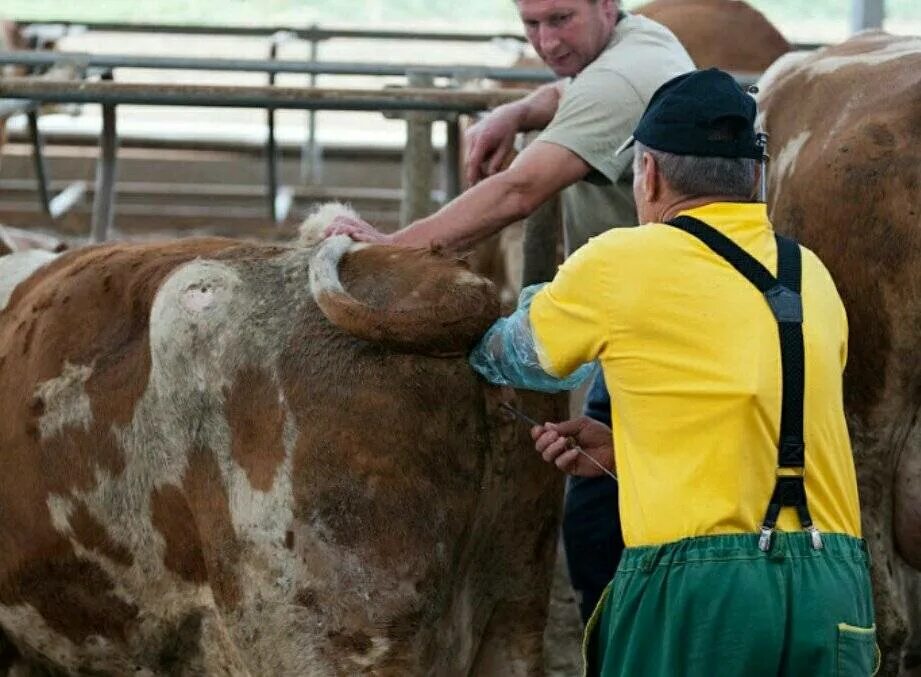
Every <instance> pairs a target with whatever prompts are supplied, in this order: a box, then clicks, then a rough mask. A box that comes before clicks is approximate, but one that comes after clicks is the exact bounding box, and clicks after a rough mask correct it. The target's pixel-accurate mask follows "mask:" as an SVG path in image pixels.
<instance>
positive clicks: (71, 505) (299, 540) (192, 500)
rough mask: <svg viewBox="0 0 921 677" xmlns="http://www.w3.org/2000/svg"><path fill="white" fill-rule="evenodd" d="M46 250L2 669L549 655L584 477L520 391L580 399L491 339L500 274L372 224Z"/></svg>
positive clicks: (21, 380) (35, 307) (10, 429)
mask: <svg viewBox="0 0 921 677" xmlns="http://www.w3.org/2000/svg"><path fill="white" fill-rule="evenodd" d="M25 256H35V253H34V252H26V253H24V254H12V255H10V256H8V257H6V258H0V266H3V265H4V264H6V266H7V268H6V270H4V269H3V268H0V277H2V276H4V274H6V275H8V276H10V279H12V280H13V282H11V283H9V284H8V285H7V286H8V287H12V293H11V294H8V298H0V307H2V310H0V401H2V403H3V416H2V417H0V673H3V672H4V667H9V666H10V665H17V666H23V665H28V666H31V667H35V668H52V669H60V670H64V671H65V672H67V673H72V674H75V673H78V672H79V673H80V674H90V673H91V674H113V675H123V674H141V675H145V674H146V675H152V674H209V675H211V674H214V675H216V674H224V675H318V676H323V675H356V674H369V675H410V674H412V675H470V674H482V675H531V674H539V673H540V668H539V665H540V662H541V646H542V630H543V626H544V622H545V617H546V606H547V594H548V589H549V578H550V573H551V568H552V567H551V565H552V561H553V557H554V554H555V543H556V533H557V515H558V506H559V503H560V497H561V488H562V485H561V482H560V479H559V476H558V474H557V473H555V472H554V471H553V469H550V468H547V467H545V464H543V463H541V462H540V461H539V459H536V458H535V457H534V456H533V453H529V450H530V448H531V445H530V440H529V437H528V434H527V430H526V429H525V428H524V427H523V426H521V425H520V424H518V423H516V422H514V421H509V420H507V419H506V418H504V417H503V416H501V415H500V410H499V409H498V405H499V404H500V402H502V401H508V400H509V399H516V398H517V397H520V399H519V400H518V402H519V403H518V406H521V407H522V408H524V409H525V410H529V411H531V412H532V413H533V415H535V416H537V417H538V418H544V417H547V418H548V419H549V418H550V417H552V416H559V415H560V412H559V411H557V410H556V408H555V405H553V404H552V402H551V400H549V399H548V398H546V397H543V396H535V395H524V394H522V395H520V396H516V395H514V394H513V393H511V392H508V391H502V390H499V389H496V388H492V387H489V386H487V385H485V384H484V383H483V382H482V381H481V380H479V379H478V378H477V377H476V376H475V375H474V374H473V372H472V371H471V370H470V369H469V367H468V366H467V364H466V360H465V357H464V353H465V352H466V349H467V348H468V346H469V345H470V344H471V342H472V341H474V340H475V339H476V338H477V336H478V335H479V334H480V333H481V332H482V331H483V329H484V328H485V327H486V326H487V325H488V324H489V323H490V322H492V321H493V320H494V319H495V317H496V316H497V312H498V302H497V299H496V294H495V291H494V289H493V288H492V286H491V285H490V284H489V283H488V282H487V281H485V280H484V279H482V278H480V277H478V276H476V275H474V274H472V273H471V272H469V270H467V269H466V268H465V267H464V266H463V265H461V264H459V263H458V262H456V261H454V260H451V259H448V258H444V257H442V256H440V255H438V254H435V253H432V252H428V251H419V250H405V249H396V248H388V247H381V246H366V245H357V244H353V243H351V242H350V241H348V240H346V239H345V238H333V239H331V240H328V241H326V242H324V243H322V244H319V245H316V246H306V245H300V246H296V245H291V246H280V245H269V244H255V243H245V242H241V241H236V240H230V239H219V238H208V239H203V238H197V239H185V240H180V241H174V242H160V243H146V244H125V243H117V244H108V245H102V246H96V247H89V248H85V249H79V250H75V251H71V252H67V253H64V254H60V255H57V256H56V257H54V256H53V255H50V254H45V255H44V256H45V258H44V259H43V260H31V261H26V260H25V259H24V257H25ZM17 257H18V258H17ZM49 257H52V258H50V260H48V259H49ZM13 259H15V260H14V261H13V262H12V263H11V260H13ZM17 262H18V264H17ZM17 282H18V283H17ZM330 319H332V320H333V321H332V322H331V321H330ZM337 325H338V326H337ZM342 327H345V328H346V329H347V330H348V331H345V330H343V328H342Z"/></svg>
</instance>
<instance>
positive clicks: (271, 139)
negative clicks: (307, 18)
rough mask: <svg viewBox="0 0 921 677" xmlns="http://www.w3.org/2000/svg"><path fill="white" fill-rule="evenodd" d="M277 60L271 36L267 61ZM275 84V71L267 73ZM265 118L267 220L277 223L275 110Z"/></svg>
mask: <svg viewBox="0 0 921 677" xmlns="http://www.w3.org/2000/svg"><path fill="white" fill-rule="evenodd" d="M277 58H278V36H277V35H273V36H272V44H271V46H270V47H269V60H270V61H275V59H277ZM274 84H275V71H270V72H269V87H271V86H273V85H274ZM266 118H267V122H268V127H269V129H268V134H267V137H266V142H265V162H266V184H267V185H266V193H267V196H266V197H267V198H268V201H269V218H270V219H272V221H273V222H277V221H278V214H277V213H276V211H275V198H276V197H277V196H278V146H277V144H276V143H275V109H274V108H267V109H266Z"/></svg>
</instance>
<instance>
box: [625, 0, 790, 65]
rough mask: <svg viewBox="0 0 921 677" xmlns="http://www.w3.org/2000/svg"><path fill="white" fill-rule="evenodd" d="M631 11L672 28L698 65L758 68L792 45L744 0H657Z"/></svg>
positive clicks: (768, 63) (786, 50)
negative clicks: (743, 0)
mask: <svg viewBox="0 0 921 677" xmlns="http://www.w3.org/2000/svg"><path fill="white" fill-rule="evenodd" d="M633 11H635V12H636V13H637V14H642V15H644V16H646V17H648V18H650V19H653V20H654V21H658V22H659V23H661V24H663V25H664V26H666V27H667V28H668V29H669V30H671V32H672V33H674V34H675V36H676V37H677V38H678V40H679V41H680V42H681V44H682V45H684V48H685V49H686V50H687V51H688V54H690V55H691V59H693V61H694V63H695V64H696V65H697V67H698V68H710V67H715V68H722V69H724V70H729V71H735V72H743V73H760V72H761V71H763V70H764V69H765V68H767V67H768V66H770V65H771V64H772V63H773V62H774V61H775V60H776V59H777V58H779V57H780V56H781V55H782V54H784V53H786V52H788V51H789V50H790V43H788V42H787V41H786V39H784V37H783V35H781V34H780V32H779V31H778V30H777V29H776V28H775V27H774V26H773V24H771V22H770V21H768V20H767V19H766V18H765V16H764V15H763V14H761V12H759V11H758V10H756V9H754V8H753V7H751V5H749V4H748V3H746V2H742V1H741V0H654V1H653V2H650V3H647V4H645V5H642V6H641V7H637V8H636V9H635V10H633Z"/></svg>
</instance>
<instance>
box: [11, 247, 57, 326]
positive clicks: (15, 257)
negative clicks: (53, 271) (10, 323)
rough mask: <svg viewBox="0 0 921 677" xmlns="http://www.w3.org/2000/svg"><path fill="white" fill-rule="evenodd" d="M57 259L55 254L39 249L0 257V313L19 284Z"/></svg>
mask: <svg viewBox="0 0 921 677" xmlns="http://www.w3.org/2000/svg"><path fill="white" fill-rule="evenodd" d="M57 257H58V255H57V254H52V253H51V252H46V251H42V250H39V249H30V250H29V251H25V252H17V253H15V254H7V255H6V256H2V257H0V311H2V310H3V309H4V308H6V305H7V304H8V303H9V302H10V297H11V296H12V295H13V291H14V290H15V289H16V287H17V286H19V283H20V282H22V281H23V280H25V279H26V278H27V277H29V276H30V275H31V274H32V273H34V272H35V271H36V270H38V269H39V268H41V267H42V266H44V265H45V264H46V263H48V262H49V261H53V260H54V259H56V258H57Z"/></svg>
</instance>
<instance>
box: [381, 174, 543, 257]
mask: <svg viewBox="0 0 921 677" xmlns="http://www.w3.org/2000/svg"><path fill="white" fill-rule="evenodd" d="M533 209H534V205H531V204H530V201H529V199H528V197H527V191H526V190H525V189H524V187H523V186H519V185H517V184H516V182H515V181H514V179H513V177H511V176H508V172H503V173H502V174H497V175H495V176H492V177H490V178H488V179H486V180H484V181H481V182H480V183H478V184H477V185H476V186H474V187H473V188H471V189H470V190H468V191H467V192H465V193H463V194H462V195H460V196H459V197H457V198H455V199H454V200H452V201H451V202H449V203H448V204H446V205H445V206H444V207H442V208H441V209H440V210H438V211H437V212H436V213H435V214H432V215H431V216H429V217H427V218H424V219H420V220H419V221H416V222H415V223H414V224H412V225H411V226H409V227H408V228H405V229H404V230H401V231H399V232H397V233H395V234H394V242H395V244H400V245H404V246H410V247H431V246H434V247H438V248H442V249H445V250H448V251H463V250H466V249H469V248H470V247H473V246H474V245H475V244H476V243H477V242H479V241H480V240H483V239H485V238H487V237H489V236H490V235H492V234H493V233H495V232H497V231H499V230H501V229H502V228H504V227H505V226H507V225H509V224H511V223H514V222H515V221H518V220H519V219H522V218H524V217H525V216H527V215H528V214H530V213H531V211H533Z"/></svg>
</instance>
